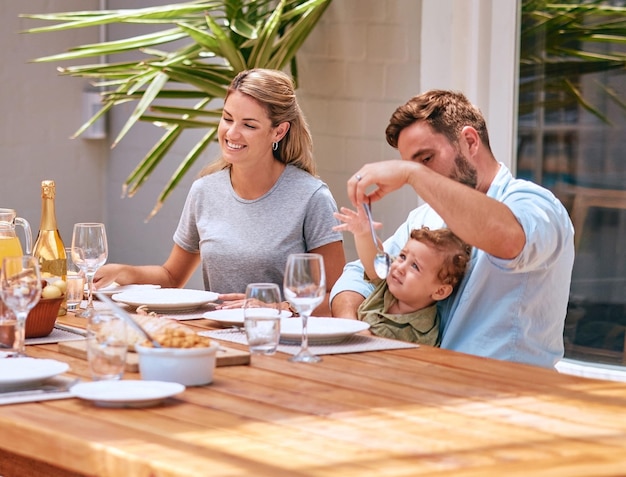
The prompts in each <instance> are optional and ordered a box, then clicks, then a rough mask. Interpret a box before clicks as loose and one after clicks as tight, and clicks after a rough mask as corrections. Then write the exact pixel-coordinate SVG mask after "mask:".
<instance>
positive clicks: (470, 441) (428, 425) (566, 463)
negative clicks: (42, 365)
mask: <svg viewBox="0 0 626 477" xmlns="http://www.w3.org/2000/svg"><path fill="white" fill-rule="evenodd" d="M73 320H74V323H75V320H76V319H73ZM187 324H189V325H190V326H193V327H196V328H198V329H210V328H212V327H213V326H214V324H212V322H210V321H209V320H197V321H193V322H187ZM226 344H228V346H234V347H237V346H240V345H234V344H232V343H226ZM27 352H28V354H29V355H30V356H33V357H40V358H52V359H56V360H60V361H65V362H67V363H68V364H69V365H70V371H69V374H70V375H74V376H77V377H80V378H82V379H84V380H89V373H88V369H87V363H86V361H85V360H84V359H81V358H78V357H71V356H68V355H66V354H61V353H60V352H59V349H58V345H57V344H45V345H36V346H29V347H28V350H27ZM287 358H288V356H287V355H286V354H283V353H277V354H275V355H273V356H257V355H254V356H252V359H251V362H250V363H249V364H248V365H241V366H226V367H218V368H216V370H215V374H214V381H213V383H212V384H210V385H207V386H202V387H189V388H187V389H186V390H185V391H184V392H183V393H181V394H179V395H176V396H174V397H171V398H168V399H167V400H166V401H165V402H163V403H162V404H160V405H157V406H152V407H146V408H137V409H133V408H124V409H111V408H104V407H97V406H95V405H94V404H93V403H92V402H91V401H85V400H81V399H78V398H69V399H60V400H51V401H43V402H33V403H23V404H10V405H4V406H0V475H2V476H3V477H28V476H46V477H55V476H107V477H134V476H141V477H149V476H150V477H157V476H158V477H161V476H167V477H174V476H178V477H190V476H224V477H243V476H268V477H269V476H271V477H280V476H284V477H309V476H319V477H333V476H350V477H352V476H364V477H370V476H371V477H380V476H402V477H409V476H411V477H413V476H438V475H446V476H463V477H470V476H472V477H474V476H475V477H486V476H487V477H488V476H498V477H500V476H504V475H506V476H525V477H526V476H529V475H530V476H533V477H544V476H617V475H625V474H626V383H619V382H610V381H602V380H592V379H587V378H581V377H575V376H569V375H562V374H559V373H557V372H556V371H552V370H548V369H541V368H537V367H532V366H526V365H522V364H516V363H511V362H504V361H497V360H493V359H486V358H480V357H477V356H471V355H467V354H462V353H457V352H453V351H449V350H444V349H438V348H431V347H428V346H420V347H418V348H414V349H402V350H387V351H373V352H363V353H349V354H339V355H326V356H324V357H323V361H322V362H320V363H317V364H302V363H291V362H289V361H288V360H287ZM124 379H139V375H137V374H133V373H126V375H125V376H124Z"/></svg>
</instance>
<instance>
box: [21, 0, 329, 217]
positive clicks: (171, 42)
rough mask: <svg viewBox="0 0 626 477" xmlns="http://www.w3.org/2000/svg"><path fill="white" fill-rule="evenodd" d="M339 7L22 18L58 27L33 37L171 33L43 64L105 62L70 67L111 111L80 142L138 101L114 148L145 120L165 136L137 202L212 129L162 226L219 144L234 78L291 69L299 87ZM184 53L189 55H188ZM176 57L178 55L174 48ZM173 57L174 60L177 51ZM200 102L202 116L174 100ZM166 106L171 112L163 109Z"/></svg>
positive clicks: (302, 3) (245, 2)
mask: <svg viewBox="0 0 626 477" xmlns="http://www.w3.org/2000/svg"><path fill="white" fill-rule="evenodd" d="M330 2H331V0H213V1H208V0H204V1H202V0H197V1H188V2H182V3H175V4H171V5H162V6H157V7H148V8H138V9H121V10H106V11H78V12H62V13H56V14H46V15H39V14H28V15H22V16H23V17H24V18H28V19H31V20H39V21H47V22H51V23H53V24H52V25H48V26H38V27H36V28H31V29H28V30H26V32H27V33H31V34H35V33H40V34H41V33H47V32H53V31H60V30H68V29H74V28H90V27H96V26H100V25H108V24H116V23H120V24H149V25H157V26H161V27H162V28H161V29H160V30H159V31H155V32H152V33H148V34H143V35H135V36H129V37H127V38H121V39H116V40H111V41H106V42H101V43H93V44H87V45H77V46H75V47H73V48H71V49H69V50H68V51H66V52H64V53H59V54H54V55H50V56H45V57H42V58H36V59H34V60H33V61H34V62H64V61H70V62H71V61H75V60H84V59H88V58H95V59H96V60H97V61H98V62H97V63H92V64H81V65H74V66H73V65H70V66H65V67H60V68H59V72H60V73H61V74H62V75H66V76H74V77H82V78H88V79H89V80H90V81H92V83H93V84H94V85H95V86H98V87H99V88H101V95H102V103H103V106H102V108H101V109H100V110H99V111H98V112H97V113H96V114H95V115H94V116H93V117H92V118H90V119H89V120H88V121H86V122H85V124H83V125H82V126H81V127H80V128H79V129H78V131H77V132H76V134H75V136H79V135H80V134H81V133H83V132H84V131H85V130H86V129H87V128H88V127H89V126H90V125H92V124H93V123H94V122H95V121H96V120H97V119H99V118H101V117H102V116H103V115H104V114H106V112H108V111H110V110H112V109H113V108H114V107H115V106H117V105H121V104H124V103H128V102H130V101H132V102H136V103H137V104H136V106H135V108H134V109H133V111H132V113H131V114H130V115H129V117H128V118H127V120H126V122H125V124H124V125H123V127H122V129H121V130H120V132H119V134H118V135H117V137H116V138H115V139H114V141H113V146H115V145H116V144H118V143H119V141H121V140H122V138H123V137H124V136H126V135H127V134H129V133H130V131H132V128H133V126H134V125H135V124H137V122H138V121H143V122H149V123H151V124H154V125H155V126H157V127H161V128H165V130H166V132H165V134H164V135H163V136H162V137H161V138H160V139H159V140H158V141H157V143H156V144H155V145H154V146H153V147H152V148H151V149H150V151H149V152H148V154H146V156H145V157H143V158H142V159H141V161H140V162H139V164H138V165H137V166H136V167H135V169H134V170H133V171H132V172H131V173H130V175H129V176H128V178H127V179H126V181H125V183H124V186H123V195H124V196H128V197H132V196H133V195H134V194H135V193H136V192H137V190H138V189H139V188H140V187H141V185H142V184H144V183H145V182H146V181H147V180H148V179H149V177H150V174H151V173H152V172H153V171H154V169H155V168H156V167H157V166H158V165H159V163H160V162H161V161H162V160H163V158H164V157H165V156H166V155H167V154H168V152H169V151H170V150H171V148H172V146H173V145H174V144H175V143H176V141H178V140H179V138H180V136H181V135H182V133H183V132H184V131H185V130H187V129H198V128H204V129H206V130H207V132H206V134H205V135H204V136H203V138H202V139H201V140H200V141H198V143H197V144H195V145H194V146H193V147H192V148H191V151H190V152H189V153H188V154H187V156H186V157H185V159H184V160H183V161H182V162H181V164H180V165H179V167H178V168H177V170H176V171H175V172H174V174H173V175H172V177H171V178H170V180H169V182H168V184H167V185H166V186H165V188H164V189H163V191H162V192H161V194H160V196H159V199H158V202H157V205H156V206H155V208H154V210H153V211H152V213H151V214H150V217H152V216H153V215H154V214H155V213H156V212H157V211H158V210H159V209H160V207H161V205H162V203H163V201H164V200H165V199H166V198H167V197H168V196H169V194H170V192H171V191H172V189H173V188H174V187H176V186H177V185H178V184H179V183H180V181H181V179H182V177H183V176H184V175H185V174H186V173H187V172H188V171H189V168H190V166H191V165H192V164H193V163H194V161H196V160H197V158H198V157H199V156H200V153H201V152H202V151H204V150H205V149H206V148H207V147H208V145H209V144H210V143H211V142H212V141H215V139H216V131H217V121H216V120H217V119H218V118H219V117H220V116H221V105H218V106H215V102H214V100H215V99H220V98H224V96H225V94H226V88H227V86H228V84H229V83H230V82H231V80H232V79H233V78H234V76H235V75H236V74H237V73H238V72H240V71H242V70H244V69H246V68H251V67H259V68H276V69H284V68H287V67H289V68H290V70H291V74H292V76H293V77H294V80H295V81H296V84H297V71H298V70H297V62H296V58H295V55H296V52H297V51H298V49H299V48H300V46H301V45H302V43H303V42H304V41H305V40H306V38H307V37H308V36H309V34H310V33H311V31H312V30H313V28H314V27H315V25H316V24H317V22H318V21H319V19H320V18H321V16H322V14H323V12H324V11H325V10H326V8H327V7H328V5H329V4H330ZM179 45H183V46H179ZM168 48H169V49H168ZM169 50H173V51H169ZM129 52H132V53H135V55H136V56H138V57H139V59H137V60H136V61H117V62H116V61H111V62H108V61H107V62H102V58H107V60H108V59H109V58H111V59H113V58H115V55H119V54H121V53H129ZM173 100H174V101H177V100H180V101H181V102H183V101H189V100H196V101H197V104H196V106H194V107H193V108H187V107H185V106H184V103H181V105H172V101H173ZM162 101H168V103H167V104H166V105H165V104H162Z"/></svg>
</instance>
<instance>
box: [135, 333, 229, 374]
mask: <svg viewBox="0 0 626 477" xmlns="http://www.w3.org/2000/svg"><path fill="white" fill-rule="evenodd" d="M152 336H153V337H154V338H155V339H156V340H157V341H158V342H159V344H160V345H161V347H160V348H156V347H153V346H152V344H151V343H150V342H149V341H144V342H142V343H136V344H135V351H136V352H137V354H138V355H139V373H140V374H141V379H145V380H151V381H169V382H174V383H180V384H184V385H185V386H203V385H205V384H210V383H211V382H213V371H214V369H215V362H216V355H217V349H218V348H219V345H218V344H217V343H215V342H214V341H211V340H210V339H209V338H207V337H204V336H200V335H198V334H197V333H196V332H195V331H193V330H191V329H189V328H187V327H183V326H171V327H164V328H163V329H162V330H161V331H160V332H159V333H158V334H153V335H152Z"/></svg>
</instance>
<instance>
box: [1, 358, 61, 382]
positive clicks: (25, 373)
mask: <svg viewBox="0 0 626 477" xmlns="http://www.w3.org/2000/svg"><path fill="white" fill-rule="evenodd" d="M68 369H70V367H69V365H68V364H67V363H64V362H62V361H56V360H54V359H38V358H5V359H0V389H6V388H12V387H15V386H25V385H29V386H30V385H36V384H38V383H40V382H42V381H44V380H45V379H48V378H51V377H53V376H56V375H58V374H61V373H64V372H66V371H67V370H68Z"/></svg>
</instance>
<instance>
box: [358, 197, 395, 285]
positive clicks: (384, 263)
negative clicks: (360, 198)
mask: <svg viewBox="0 0 626 477" xmlns="http://www.w3.org/2000/svg"><path fill="white" fill-rule="evenodd" d="M363 208H364V209H365V213H366V214H367V220H368V221H369V223H370V230H371V232H372V240H373V241H374V246H375V247H376V256H375V257H374V270H375V271H376V275H378V276H379V277H380V278H382V279H385V278H387V274H388V273H389V267H390V266H391V258H389V254H388V253H387V252H385V251H384V250H381V249H380V248H379V247H378V238H377V237H376V232H375V231H374V220H373V219H372V209H371V208H370V205H369V204H366V203H363Z"/></svg>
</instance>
